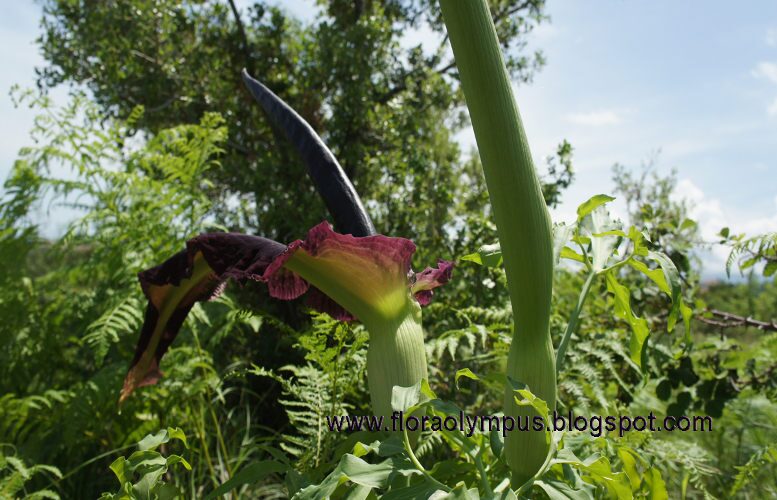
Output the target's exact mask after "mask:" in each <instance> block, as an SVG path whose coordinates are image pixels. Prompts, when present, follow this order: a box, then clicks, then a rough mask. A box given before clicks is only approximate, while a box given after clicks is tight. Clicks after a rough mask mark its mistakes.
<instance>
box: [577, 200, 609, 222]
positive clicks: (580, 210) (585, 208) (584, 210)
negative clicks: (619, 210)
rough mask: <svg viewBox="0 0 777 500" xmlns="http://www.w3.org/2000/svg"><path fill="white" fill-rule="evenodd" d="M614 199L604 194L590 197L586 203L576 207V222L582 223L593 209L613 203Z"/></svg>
mask: <svg viewBox="0 0 777 500" xmlns="http://www.w3.org/2000/svg"><path fill="white" fill-rule="evenodd" d="M614 199H615V198H613V197H612V196H608V195H606V194H597V195H594V196H592V197H591V198H589V199H588V200H587V201H585V202H583V203H582V204H581V205H580V206H579V207H577V221H578V222H580V221H582V220H583V218H584V217H585V216H586V215H588V214H590V213H591V212H593V211H594V209H595V208H597V207H599V206H601V205H604V204H605V203H608V202H610V201H613V200H614Z"/></svg>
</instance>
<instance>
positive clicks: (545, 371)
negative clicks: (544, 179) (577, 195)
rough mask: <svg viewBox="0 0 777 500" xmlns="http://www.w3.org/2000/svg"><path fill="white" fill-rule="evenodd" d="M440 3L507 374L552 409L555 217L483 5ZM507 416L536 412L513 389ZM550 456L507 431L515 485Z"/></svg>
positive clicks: (461, 0)
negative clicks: (507, 333)
mask: <svg viewBox="0 0 777 500" xmlns="http://www.w3.org/2000/svg"><path fill="white" fill-rule="evenodd" d="M440 4H441V6H442V13H443V18H444V21H445V24H446V26H447V28H448V35H449V36H450V40H451V46H452V48H453V54H454V56H455V58H456V65H457V66H458V70H459V75H460V78H461V86H462V89H463V91H464V96H465V98H466V101H467V107H468V108H469V114H470V118H471V119H472V127H473V129H474V131H475V138H476V140H477V145H478V151H479V153H480V159H481V162H482V164H483V171H484V173H485V178H486V184H487V186H488V192H489V196H490V198H491V205H492V208H493V212H494V219H495V222H496V226H497V232H498V235H499V241H500V244H501V248H502V256H503V259H504V266H505V272H506V274H507V281H508V287H509V291H510V300H511V302H512V306H513V316H514V318H515V326H514V328H515V332H514V336H513V343H512V346H511V348H510V353H509V357H508V360H507V375H508V376H509V377H511V378H513V379H515V380H517V381H519V382H523V383H524V384H526V385H528V386H529V389H530V390H531V391H532V392H533V393H534V394H535V395H536V396H538V397H540V398H542V399H543V400H545V401H546V402H547V404H548V406H549V407H550V408H551V410H552V409H553V408H554V407H555V404H556V370H555V359H554V356H553V345H552V343H551V340H550V333H549V317H550V301H551V293H552V281H553V243H552V233H551V224H550V216H549V214H548V210H547V207H546V206H545V202H544V199H543V197H542V190H541V188H540V183H539V181H538V179H537V174H536V172H535V170H534V164H533V162H532V158H531V152H530V150H529V145H528V142H527V140H526V134H525V133H524V129H523V124H522V122H521V118H520V115H519V113H518V107H517V105H516V102H515V99H514V97H513V92H512V87H511V84H510V79H509V76H508V73H507V69H506V68H505V64H504V61H503V59H502V53H501V51H500V48H499V42H498V39H497V35H496V30H495V29H494V24H493V21H492V19H491V14H490V12H489V10H488V4H487V3H486V0H441V1H440ZM505 414H506V415H510V416H514V417H519V416H523V415H531V416H533V415H536V413H535V412H534V410H531V409H529V408H528V407H519V406H518V405H516V404H515V402H514V397H513V391H512V390H511V389H510V388H509V387H508V388H506V390H505ZM547 452H548V444H547V443H546V440H545V433H544V432H534V431H530V432H513V433H510V434H508V435H507V438H506V440H505V453H506V457H507V461H508V463H509V465H510V468H511V470H512V472H513V478H512V480H513V484H514V485H516V486H519V485H520V484H522V483H524V482H525V481H526V480H528V479H530V478H531V477H532V476H533V475H534V474H535V473H536V472H537V471H538V469H539V468H540V467H541V465H542V463H543V462H544V460H545V457H546V455H547Z"/></svg>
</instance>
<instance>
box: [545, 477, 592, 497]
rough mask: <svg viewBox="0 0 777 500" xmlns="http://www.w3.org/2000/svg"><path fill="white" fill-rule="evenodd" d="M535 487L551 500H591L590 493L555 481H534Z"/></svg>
mask: <svg viewBox="0 0 777 500" xmlns="http://www.w3.org/2000/svg"><path fill="white" fill-rule="evenodd" d="M534 485H535V486H538V487H539V488H541V489H542V491H544V492H545V494H546V495H548V498H549V499H550V500H589V499H590V498H591V493H590V492H588V491H586V490H576V489H573V488H572V487H571V486H570V485H568V484H567V483H564V482H562V481H556V480H554V479H548V480H546V481H541V480H538V481H534Z"/></svg>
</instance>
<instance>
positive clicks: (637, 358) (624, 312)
mask: <svg viewBox="0 0 777 500" xmlns="http://www.w3.org/2000/svg"><path fill="white" fill-rule="evenodd" d="M605 276H606V282H607V290H608V291H609V292H610V293H612V295H613V299H614V302H615V315H616V316H618V317H620V318H621V319H624V320H626V322H627V323H628V324H629V326H631V340H630V341H629V354H630V357H631V360H632V361H634V363H636V364H637V366H639V367H640V368H642V357H643V349H644V347H645V342H646V341H647V338H648V335H650V331H649V330H648V325H647V321H645V319H644V318H640V317H638V316H637V315H635V314H634V312H633V311H632V310H631V295H630V293H629V289H628V288H626V287H625V286H623V285H621V284H620V283H618V279H617V277H616V276H615V271H614V270H612V271H608V272H607V273H606V275H605Z"/></svg>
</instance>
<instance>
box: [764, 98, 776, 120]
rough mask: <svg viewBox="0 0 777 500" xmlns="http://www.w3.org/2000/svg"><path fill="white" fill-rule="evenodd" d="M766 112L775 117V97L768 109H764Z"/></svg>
mask: <svg viewBox="0 0 777 500" xmlns="http://www.w3.org/2000/svg"><path fill="white" fill-rule="evenodd" d="M766 112H767V113H769V115H771V116H775V115H777V97H775V98H774V100H773V101H772V103H771V104H770V105H769V107H767V108H766Z"/></svg>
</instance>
